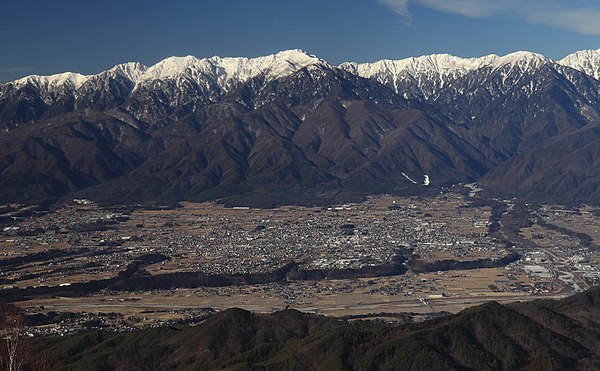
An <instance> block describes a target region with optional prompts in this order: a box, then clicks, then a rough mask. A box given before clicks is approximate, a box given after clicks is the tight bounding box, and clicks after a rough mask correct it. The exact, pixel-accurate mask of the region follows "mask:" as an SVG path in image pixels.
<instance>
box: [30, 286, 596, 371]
mask: <svg viewBox="0 0 600 371" xmlns="http://www.w3.org/2000/svg"><path fill="white" fill-rule="evenodd" d="M599 298H600V290H598V288H594V289H592V290H589V291H587V292H584V293H581V294H578V295H575V296H573V297H570V298H566V299H563V300H561V301H534V302H529V303H515V304H511V305H507V306H502V305H499V304H497V303H488V304H485V305H482V306H478V307H473V308H470V309H467V310H465V311H462V312H460V313H458V314H456V315H452V316H448V317H445V318H441V319H436V320H431V321H426V322H423V323H418V324H413V325H384V324H381V323H377V322H369V321H365V322H363V321H358V322H346V321H340V320H338V319H333V318H326V317H319V316H315V315H309V314H303V313H300V312H297V311H294V310H286V311H282V312H276V313H273V314H270V315H259V314H251V313H249V312H246V311H243V310H240V309H229V310H226V311H224V312H221V313H219V314H217V315H215V316H214V317H212V318H210V319H208V320H207V321H205V322H204V323H202V324H200V325H198V326H196V327H191V328H186V329H183V330H176V329H173V328H159V329H152V330H143V331H134V332H131V333H126V334H114V333H106V332H95V333H90V334H84V335H77V336H70V337H66V338H50V339H42V340H38V341H37V342H36V343H35V344H34V349H40V350H44V351H43V352H38V353H34V354H38V357H40V358H42V357H43V358H45V360H44V362H46V364H48V365H49V366H50V367H51V368H60V369H115V368H119V369H132V370H138V369H217V368H226V369H236V370H240V369H266V370H271V369H272V370H275V369H298V370H300V369H320V370H332V369H355V370H373V369H402V370H425V369H433V370H441V369H444V370H521V369H522V370H564V369H597V368H598V367H599V366H600V332H599V330H598V321H599V320H600V310H599V308H600V299H599ZM34 361H36V360H34Z"/></svg>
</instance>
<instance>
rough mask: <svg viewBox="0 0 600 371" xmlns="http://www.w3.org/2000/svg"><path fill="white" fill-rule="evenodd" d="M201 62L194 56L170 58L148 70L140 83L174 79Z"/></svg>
mask: <svg viewBox="0 0 600 371" xmlns="http://www.w3.org/2000/svg"><path fill="white" fill-rule="evenodd" d="M200 62H201V61H200V60H199V59H198V58H196V57H194V56H192V55H188V56H185V57H169V58H166V59H163V60H162V61H160V62H158V63H157V64H155V65H154V66H152V67H150V68H148V69H147V70H146V71H145V73H144V74H143V75H142V76H141V77H140V81H144V80H158V79H168V78H173V77H176V76H177V75H179V74H181V73H182V72H184V71H185V70H186V69H187V68H190V67H194V66H196V65H198V64H199V63H200Z"/></svg>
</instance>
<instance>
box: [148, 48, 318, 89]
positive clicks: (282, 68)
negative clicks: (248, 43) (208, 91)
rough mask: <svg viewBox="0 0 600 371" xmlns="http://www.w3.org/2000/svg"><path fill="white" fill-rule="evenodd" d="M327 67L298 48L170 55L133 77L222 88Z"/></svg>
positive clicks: (149, 80)
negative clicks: (242, 54)
mask: <svg viewBox="0 0 600 371" xmlns="http://www.w3.org/2000/svg"><path fill="white" fill-rule="evenodd" d="M313 65H318V66H329V65H328V64H327V62H325V61H323V60H322V59H319V58H317V57H315V56H313V55H309V54H307V53H306V52H304V51H302V50H298V49H294V50H285V51H281V52H279V53H276V54H271V55H267V56H263V57H256V58H246V57H218V56H215V57H211V58H205V59H198V58H196V57H193V56H187V57H170V58H167V59H165V60H163V61H161V62H158V63H157V64H155V65H154V66H152V67H150V68H148V69H147V70H146V72H145V73H144V74H143V75H141V76H140V78H139V79H138V80H137V82H138V84H140V83H145V82H151V81H154V80H164V79H174V80H177V79H180V78H184V79H188V80H191V81H194V82H196V83H197V84H198V85H200V86H207V85H210V86H214V84H217V85H218V86H220V87H221V89H222V90H223V91H228V90H229V89H230V88H231V87H232V86H234V85H236V84H239V83H244V82H246V81H248V80H251V79H253V78H255V77H258V76H262V77H264V79H265V81H271V80H274V79H278V78H282V77H286V76H289V75H291V74H292V73H294V72H296V71H298V70H300V69H302V68H305V67H308V66H313Z"/></svg>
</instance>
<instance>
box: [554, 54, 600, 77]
mask: <svg viewBox="0 0 600 371" xmlns="http://www.w3.org/2000/svg"><path fill="white" fill-rule="evenodd" d="M558 63H559V64H561V65H563V66H567V67H570V68H573V69H576V70H578V71H581V72H584V73H586V74H587V75H589V76H592V77H593V78H595V79H596V80H599V79H600V49H597V50H582V51H578V52H575V53H573V54H570V55H568V56H566V57H565V58H563V59H561V60H560V61H558Z"/></svg>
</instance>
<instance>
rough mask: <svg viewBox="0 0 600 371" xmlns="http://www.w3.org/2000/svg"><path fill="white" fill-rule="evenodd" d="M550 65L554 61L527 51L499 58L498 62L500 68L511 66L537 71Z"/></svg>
mask: <svg viewBox="0 0 600 371" xmlns="http://www.w3.org/2000/svg"><path fill="white" fill-rule="evenodd" d="M548 63H553V61H552V60H551V59H549V58H546V57H545V56H543V55H541V54H538V53H532V52H526V51H518V52H514V53H510V54H507V55H505V56H503V57H498V58H497V60H496V65H497V66H498V67H500V66H505V65H511V66H517V67H520V68H521V69H522V70H527V69H530V68H534V69H536V68H539V67H540V66H543V65H545V64H548Z"/></svg>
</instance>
